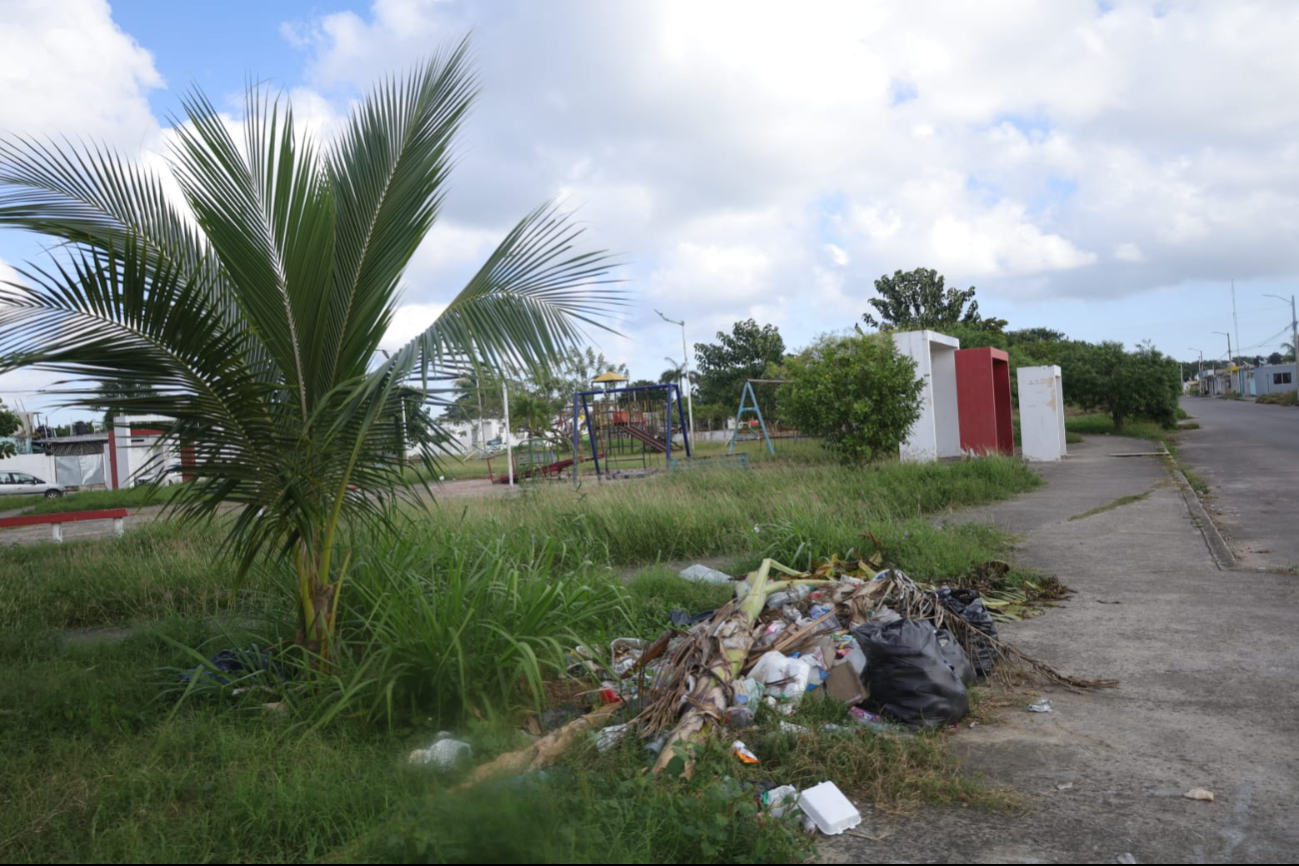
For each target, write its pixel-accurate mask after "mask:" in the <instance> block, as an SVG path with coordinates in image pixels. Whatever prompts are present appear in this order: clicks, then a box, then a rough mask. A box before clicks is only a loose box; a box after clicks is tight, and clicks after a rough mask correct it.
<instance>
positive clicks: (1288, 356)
mask: <svg viewBox="0 0 1299 866" xmlns="http://www.w3.org/2000/svg"><path fill="white" fill-rule="evenodd" d="M1281 348H1282V349H1283V350H1285V360H1286V361H1293V360H1294V344H1293V343H1282V344H1281Z"/></svg>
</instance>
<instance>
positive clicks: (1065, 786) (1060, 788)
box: [1055, 782, 1073, 791]
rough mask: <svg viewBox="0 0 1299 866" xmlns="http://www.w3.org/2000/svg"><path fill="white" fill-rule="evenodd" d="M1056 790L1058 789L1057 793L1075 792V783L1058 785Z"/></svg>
mask: <svg viewBox="0 0 1299 866" xmlns="http://www.w3.org/2000/svg"><path fill="white" fill-rule="evenodd" d="M1055 789H1056V790H1057V791H1070V790H1073V782H1065V783H1064V784H1061V785H1056V786H1055Z"/></svg>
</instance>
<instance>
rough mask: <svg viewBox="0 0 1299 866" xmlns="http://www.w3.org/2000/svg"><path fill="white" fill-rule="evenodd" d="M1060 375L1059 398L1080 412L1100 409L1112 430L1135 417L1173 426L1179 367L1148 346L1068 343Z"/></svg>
mask: <svg viewBox="0 0 1299 866" xmlns="http://www.w3.org/2000/svg"><path fill="white" fill-rule="evenodd" d="M1061 374H1062V376H1063V380H1064V396H1065V399H1066V400H1067V401H1068V402H1070V403H1073V404H1075V405H1077V406H1080V407H1081V408H1083V409H1089V410H1094V409H1099V410H1102V411H1104V412H1105V413H1106V414H1108V415H1109V416H1110V418H1112V419H1113V420H1114V429H1115V430H1119V431H1121V430H1122V429H1123V424H1124V422H1126V421H1128V420H1131V419H1133V418H1138V417H1145V418H1150V419H1152V420H1154V421H1156V422H1158V423H1159V424H1160V425H1161V426H1163V427H1165V428H1166V429H1172V428H1173V427H1175V426H1177V401H1178V398H1179V397H1180V396H1181V393H1182V376H1181V368H1180V366H1179V364H1178V362H1177V361H1175V360H1173V359H1172V358H1169V357H1168V356H1167V355H1164V354H1163V353H1162V352H1160V351H1159V350H1158V349H1156V348H1154V346H1152V345H1150V344H1149V343H1143V344H1141V345H1140V346H1138V347H1137V348H1136V349H1135V350H1133V351H1131V352H1129V351H1126V350H1124V348H1123V344H1122V343H1118V342H1113V341H1109V342H1104V343H1100V344H1093V343H1081V342H1076V343H1072V344H1071V345H1070V347H1069V350H1068V351H1067V352H1066V354H1065V356H1064V360H1063V363H1062V364H1061Z"/></svg>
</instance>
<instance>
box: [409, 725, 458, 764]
mask: <svg viewBox="0 0 1299 866" xmlns="http://www.w3.org/2000/svg"><path fill="white" fill-rule="evenodd" d="M471 751H472V750H471V749H470V747H469V744H468V743H464V742H461V741H460V740H453V739H451V734H450V733H449V732H448V731H441V732H439V733H438V735H437V740H435V741H434V743H433V745H431V746H429V747H428V748H427V749H416V750H415V751H413V752H411V753H410V758H409V760H410V762H411V763H412V764H423V765H425V766H431V767H433V768H434V769H436V770H451V769H454V768H455V766H456V765H457V764H459V763H460V761H461V760H463V759H465V758H468V757H469V755H470V753H471Z"/></svg>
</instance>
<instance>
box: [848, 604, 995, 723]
mask: <svg viewBox="0 0 1299 866" xmlns="http://www.w3.org/2000/svg"><path fill="white" fill-rule="evenodd" d="M853 636H854V637H856V638H857V641H858V643H860V644H861V646H862V650H863V651H864V652H865V653H866V673H865V675H864V677H863V680H864V682H865V683H866V685H868V686H869V687H870V697H871V700H872V701H874V702H875V703H877V704H878V705H879V706H880V708H881V709H882V710H883V711H884V712H885V713H887V714H888V715H890V716H892V717H893V718H895V719H897V720H898V721H900V722H902V723H903V724H906V725H910V726H911V727H913V728H919V727H927V728H941V727H943V726H944V725H950V724H954V723H956V722H958V721H960V720H961V719H962V718H964V717H965V714H966V713H968V712H969V711H970V696H969V694H968V693H967V692H966V691H965V683H964V682H962V681H961V675H960V673H958V672H957V671H956V670H955V669H954V667H953V665H952V664H951V663H949V661H948V657H949V655H950V654H951V649H955V650H957V651H960V647H959V646H957V645H956V642H955V641H951V642H950V647H949V648H946V649H945V648H944V647H943V646H942V645H940V643H939V639H938V634H937V632H935V630H934V627H933V626H932V625H930V624H929V623H925V622H917V621H915V620H911V619H903V620H898V621H897V622H891V623H888V624H887V625H883V626H875V627H858V628H855V629H853ZM949 637H950V636H949ZM961 655H962V657H963V656H964V653H963V652H962V653H961ZM953 657H954V656H953ZM966 664H968V660H967V662H966Z"/></svg>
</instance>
